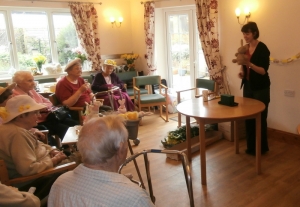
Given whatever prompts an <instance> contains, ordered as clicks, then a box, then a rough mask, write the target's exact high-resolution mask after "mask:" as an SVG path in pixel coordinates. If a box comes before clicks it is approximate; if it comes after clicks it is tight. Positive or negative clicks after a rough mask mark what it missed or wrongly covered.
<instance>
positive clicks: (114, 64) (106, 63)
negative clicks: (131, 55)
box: [103, 59, 117, 67]
mask: <svg viewBox="0 0 300 207" xmlns="http://www.w3.org/2000/svg"><path fill="white" fill-rule="evenodd" d="M103 65H111V66H114V67H117V63H116V61H114V60H111V59H106V60H104V63H103Z"/></svg>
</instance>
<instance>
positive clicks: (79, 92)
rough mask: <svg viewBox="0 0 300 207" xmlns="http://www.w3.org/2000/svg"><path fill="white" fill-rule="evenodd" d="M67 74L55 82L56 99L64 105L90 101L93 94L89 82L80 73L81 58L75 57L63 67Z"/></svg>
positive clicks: (79, 105)
mask: <svg viewBox="0 0 300 207" xmlns="http://www.w3.org/2000/svg"><path fill="white" fill-rule="evenodd" d="M65 72H67V73H68V75H67V76H65V77H63V78H62V79H61V80H60V81H59V82H58V83H57V84H56V91H55V94H56V96H57V98H58V100H59V101H60V102H61V103H62V104H63V105H65V106H78V107H83V106H85V102H87V103H90V101H91V100H92V97H93V96H94V94H93V93H92V91H91V89H90V84H89V83H85V82H84V80H83V78H81V77H80V76H81V74H82V65H81V60H80V59H79V58H76V59H75V60H73V61H71V62H70V63H68V64H67V65H66V67H65Z"/></svg>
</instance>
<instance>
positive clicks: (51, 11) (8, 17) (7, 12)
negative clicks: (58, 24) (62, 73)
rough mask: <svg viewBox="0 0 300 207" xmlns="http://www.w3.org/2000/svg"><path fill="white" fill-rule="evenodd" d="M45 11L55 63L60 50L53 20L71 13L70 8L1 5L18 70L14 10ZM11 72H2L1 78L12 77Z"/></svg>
mask: <svg viewBox="0 0 300 207" xmlns="http://www.w3.org/2000/svg"><path fill="white" fill-rule="evenodd" d="M16 11H17V12H18V11H19V12H45V14H46V18H47V22H48V33H49V46H50V50H51V56H52V60H53V62H55V63H58V50H57V44H56V37H55V29H54V22H53V15H57V14H68V15H71V12H70V10H69V9H59V8H34V7H26V8H25V7H1V6H0V13H2V14H3V15H4V21H5V23H6V30H7V36H8V41H9V44H10V52H9V54H10V60H11V66H12V67H13V68H15V69H16V70H19V62H18V57H17V46H16V41H15V35H14V28H13V22H12V12H16ZM10 77H11V74H9V71H7V72H0V79H7V78H10Z"/></svg>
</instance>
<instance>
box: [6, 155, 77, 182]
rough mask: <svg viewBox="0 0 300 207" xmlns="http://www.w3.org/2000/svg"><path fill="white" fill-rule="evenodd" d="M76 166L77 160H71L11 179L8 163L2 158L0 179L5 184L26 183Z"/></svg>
mask: <svg viewBox="0 0 300 207" xmlns="http://www.w3.org/2000/svg"><path fill="white" fill-rule="evenodd" d="M76 166H77V164H76V162H70V163H66V164H63V165H59V166H56V167H54V168H51V169H48V170H45V171H43V172H40V173H37V174H34V175H29V176H22V177H19V178H13V179H9V177H8V171H7V167H6V164H5V162H4V160H0V181H1V183H2V184H5V185H15V184H19V183H25V182H27V181H31V180H35V179H37V178H40V177H44V176H47V175H51V174H54V173H58V172H64V171H69V170H73V169H74V168H75V167H76Z"/></svg>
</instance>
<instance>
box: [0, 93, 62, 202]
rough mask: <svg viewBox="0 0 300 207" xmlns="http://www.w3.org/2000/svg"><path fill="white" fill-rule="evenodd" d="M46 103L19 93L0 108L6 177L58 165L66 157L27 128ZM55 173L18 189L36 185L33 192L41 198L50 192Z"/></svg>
mask: <svg viewBox="0 0 300 207" xmlns="http://www.w3.org/2000/svg"><path fill="white" fill-rule="evenodd" d="M44 108H45V105H43V104H38V103H36V102H35V101H34V100H33V99H32V98H30V97H29V96H28V95H19V96H15V97H13V98H11V99H9V100H8V101H7V103H6V106H5V108H3V107H2V108H0V116H1V118H2V119H3V124H2V125H0V159H3V160H4V162H5V164H6V166H7V169H8V175H9V178H17V177H21V176H27V175H34V174H36V173H39V172H42V171H44V170H47V169H49V168H52V167H54V166H56V165H58V164H59V163H60V162H61V161H62V160H64V159H65V158H66V156H65V154H63V153H62V152H60V151H58V150H56V149H52V148H51V146H49V145H46V144H44V143H42V142H40V141H38V140H37V139H36V137H35V136H34V134H33V133H31V132H30V131H29V130H30V129H31V128H32V127H34V126H36V124H37V121H38V120H39V118H40V116H41V115H40V110H41V109H44ZM57 177H58V175H55V176H51V177H48V178H49V179H46V180H43V179H45V178H42V180H43V181H41V180H39V179H38V180H35V181H33V182H32V183H30V184H28V185H26V186H18V187H20V188H19V189H20V190H28V188H29V187H31V186H34V187H36V194H35V195H37V196H38V197H39V198H44V197H45V196H46V195H47V194H48V193H49V191H50V187H51V185H52V183H53V182H54V181H55V179H56V178H57Z"/></svg>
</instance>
